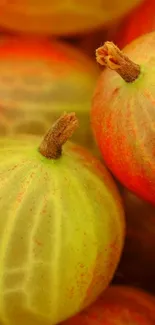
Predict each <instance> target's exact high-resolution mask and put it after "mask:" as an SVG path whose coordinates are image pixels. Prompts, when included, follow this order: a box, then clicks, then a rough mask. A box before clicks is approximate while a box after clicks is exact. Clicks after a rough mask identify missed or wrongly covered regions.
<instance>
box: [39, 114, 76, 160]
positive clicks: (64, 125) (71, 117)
mask: <svg viewBox="0 0 155 325" xmlns="http://www.w3.org/2000/svg"><path fill="white" fill-rule="evenodd" d="M77 127H78V119H77V117H76V115H75V113H69V114H66V113H65V114H63V115H62V116H61V117H60V118H59V119H58V120H57V121H56V122H55V123H54V124H53V126H52V127H51V128H50V130H49V131H48V132H47V134H46V135H45V137H44V139H43V141H42V143H41V145H40V147H39V151H40V153H41V154H42V155H43V156H44V157H46V158H48V159H58V158H59V157H60V156H61V153H62V146H63V145H64V144H65V142H66V141H67V140H68V139H69V138H70V137H71V136H72V134H73V133H74V131H75V130H76V128H77Z"/></svg>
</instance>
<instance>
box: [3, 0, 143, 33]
mask: <svg viewBox="0 0 155 325" xmlns="http://www.w3.org/2000/svg"><path fill="white" fill-rule="evenodd" d="M140 2H141V0H125V1H122V0H82V1H81V0H70V1H69V0H59V1H56V0H44V1H43V0H29V1H27V0H22V1H21V0H14V1H10V0H6V1H4V0H0V13H1V15H0V25H1V26H2V27H5V28H8V29H12V30H17V31H21V32H33V33H40V34H53V35H65V34H72V33H77V32H84V31H85V30H88V29H93V28H95V27H97V26H100V25H105V24H109V23H110V22H111V21H113V20H117V19H119V18H120V17H122V16H123V15H124V14H126V13H127V12H128V11H129V10H131V9H132V8H133V7H135V6H136V5H137V4H138V3H140Z"/></svg>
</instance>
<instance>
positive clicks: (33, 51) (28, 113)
mask: <svg viewBox="0 0 155 325" xmlns="http://www.w3.org/2000/svg"><path fill="white" fill-rule="evenodd" d="M0 70H1V74H0V135H9V136H10V135H14V134H23V133H27V134H39V135H42V134H44V133H45V132H46V130H47V129H48V128H49V127H50V126H51V124H52V123H53V122H54V121H55V120H56V119H57V118H58V117H59V116H60V115H61V114H62V113H63V112H64V111H66V112H71V111H74V112H75V113H76V115H77V117H78V119H79V123H80V128H79V129H78V130H77V132H75V134H74V135H73V140H74V141H76V142H78V143H80V144H82V145H85V146H87V147H88V148H89V149H90V148H92V149H93V148H95V144H94V141H93V137H92V133H91V129H90V123H89V112H90V107H91V99H92V93H93V91H94V87H95V83H96V80H97V77H98V69H97V68H96V66H95V64H94V62H92V61H91V60H90V59H89V58H88V57H87V56H86V55H84V54H83V53H81V51H79V50H77V49H74V48H73V47H71V46H69V45H67V44H65V43H61V42H58V41H57V42H56V41H52V42H49V41H47V40H43V39H41V40H39V39H33V38H32V39H31V38H28V37H12V38H11V37H2V38H1V42H0Z"/></svg>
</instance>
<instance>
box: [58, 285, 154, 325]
mask: <svg viewBox="0 0 155 325" xmlns="http://www.w3.org/2000/svg"><path fill="white" fill-rule="evenodd" d="M154 322H155V299H154V297H153V296H152V295H150V294H148V293H146V292H144V291H142V290H140V289H136V288H133V287H128V286H111V287H109V288H108V289H107V290H106V292H104V294H103V295H102V296H101V297H100V298H99V299H98V300H97V301H96V302H95V303H94V304H93V305H91V306H90V307H89V308H87V309H86V310H84V311H83V312H81V313H80V314H78V315H76V316H74V317H73V318H71V319H69V320H67V321H66V322H64V323H63V325H79V324H80V325H129V324H130V325H131V324H134V325H153V324H154Z"/></svg>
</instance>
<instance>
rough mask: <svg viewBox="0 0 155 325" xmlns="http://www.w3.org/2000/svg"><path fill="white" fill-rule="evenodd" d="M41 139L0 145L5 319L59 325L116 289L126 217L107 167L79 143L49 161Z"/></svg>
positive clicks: (0, 309) (0, 280)
mask: <svg viewBox="0 0 155 325" xmlns="http://www.w3.org/2000/svg"><path fill="white" fill-rule="evenodd" d="M39 142H40V139H39V140H38V138H36V137H34V138H33V137H27V138H24V137H21V138H20V139H19V138H18V139H11V138H10V139H7V138H4V139H3V138H1V139H0V288H1V290H0V321H1V322H2V324H4V325H5V324H7V325H21V324H22V325H27V324H29V325H34V324H35V325H53V324H56V323H58V322H60V321H62V320H65V319H66V318H68V317H70V316H72V315H74V314H75V313H77V312H78V311H80V310H82V309H83V308H84V307H86V306H88V305H89V304H90V303H91V302H92V301H94V300H95V299H96V298H97V296H98V295H99V294H100V293H101V292H102V291H103V290H104V289H105V288H106V287H107V285H108V284H109V282H110V280H111V278H112V276H113V274H114V271H115V269H116V266H117V264H118V262H119V259H120V254H121V251H122V247H123V242H124V211H123V208H122V202H121V198H120V195H119V193H118V191H117V188H116V186H115V184H114V181H113V180H112V178H111V176H110V175H109V173H108V171H107V170H106V169H105V167H104V166H103V165H102V164H101V163H100V162H99V161H97V160H96V159H95V158H93V157H92V155H90V154H89V153H87V151H85V149H83V148H80V147H78V146H76V145H74V144H72V143H71V142H68V143H66V144H65V145H64V147H63V152H62V156H61V157H60V158H59V159H57V160H49V159H47V158H45V157H43V156H42V155H41V154H40V153H39V152H38V149H37V147H38V145H39Z"/></svg>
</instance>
